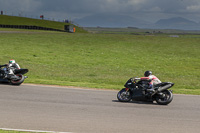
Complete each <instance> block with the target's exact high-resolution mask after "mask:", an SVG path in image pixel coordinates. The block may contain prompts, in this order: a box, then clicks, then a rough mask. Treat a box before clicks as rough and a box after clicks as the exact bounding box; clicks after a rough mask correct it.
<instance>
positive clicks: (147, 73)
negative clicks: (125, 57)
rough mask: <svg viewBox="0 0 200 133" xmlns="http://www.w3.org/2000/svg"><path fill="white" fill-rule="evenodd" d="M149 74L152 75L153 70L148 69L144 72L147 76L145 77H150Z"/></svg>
mask: <svg viewBox="0 0 200 133" xmlns="http://www.w3.org/2000/svg"><path fill="white" fill-rule="evenodd" d="M149 75H152V72H151V71H146V72H145V73H144V76H145V77H149Z"/></svg>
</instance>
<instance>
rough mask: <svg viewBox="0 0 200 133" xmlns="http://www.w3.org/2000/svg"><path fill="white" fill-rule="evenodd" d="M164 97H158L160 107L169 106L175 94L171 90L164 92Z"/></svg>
mask: <svg viewBox="0 0 200 133" xmlns="http://www.w3.org/2000/svg"><path fill="white" fill-rule="evenodd" d="M162 93H163V95H162V96H157V97H156V102H157V103H158V104H160V105H167V104H169V103H170V102H171V101H172V100H173V94H172V92H171V91H169V90H164V91H163V92H162Z"/></svg>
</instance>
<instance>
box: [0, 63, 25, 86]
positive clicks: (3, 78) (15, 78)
mask: <svg viewBox="0 0 200 133" xmlns="http://www.w3.org/2000/svg"><path fill="white" fill-rule="evenodd" d="M7 69H8V68H7V67H6V65H0V82H5V83H10V84H11V85H20V84H21V83H23V82H24V80H25V79H26V78H28V77H27V76H24V74H25V73H27V72H28V69H15V70H14V75H9V76H7V74H6V71H7Z"/></svg>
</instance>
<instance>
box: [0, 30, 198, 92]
mask: <svg viewBox="0 0 200 133" xmlns="http://www.w3.org/2000/svg"><path fill="white" fill-rule="evenodd" d="M199 42H200V36H199V35H180V37H179V38H173V37H169V36H167V35H162V36H144V35H123V34H89V33H86V34H83V33H75V34H69V33H60V32H52V33H48V32H42V33H26V34H25V33H8V34H6V33H4V34H2V33H0V46H1V56H0V64H5V63H7V62H8V61H9V59H15V60H16V61H17V62H18V63H19V64H20V65H21V67H22V68H28V69H29V70H30V71H29V73H28V74H27V75H28V76H29V78H28V79H26V81H25V82H26V83H36V84H54V85H64V86H77V87H91V88H107V89H121V88H122V87H123V85H124V83H125V82H126V81H127V80H128V79H129V78H130V77H134V76H138V77H140V76H143V73H144V72H145V71H146V70H151V71H153V74H155V75H156V76H157V77H159V78H160V79H161V81H163V82H167V81H170V82H174V83H175V86H174V87H173V90H174V93H181V94H198V95H199V94H200V82H199V78H200V68H199V66H200V55H199V53H200V44H199Z"/></svg>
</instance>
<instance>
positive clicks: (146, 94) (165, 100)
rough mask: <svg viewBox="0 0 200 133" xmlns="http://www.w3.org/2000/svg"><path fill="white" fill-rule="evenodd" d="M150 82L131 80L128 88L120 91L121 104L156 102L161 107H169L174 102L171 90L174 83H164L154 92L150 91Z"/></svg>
mask: <svg viewBox="0 0 200 133" xmlns="http://www.w3.org/2000/svg"><path fill="white" fill-rule="evenodd" d="M149 82H151V81H149V80H139V81H138V82H137V81H136V80H135V79H134V78H130V79H129V80H128V81H127V82H126V84H125V85H124V86H125V87H126V88H123V89H122V90H120V91H119V92H118V94H117V98H118V100H119V101H120V102H129V101H130V100H136V101H151V102H153V101H156V102H157V103H158V104H160V105H167V104H169V103H170V102H171V101H172V100H173V94H172V90H168V89H169V88H171V87H172V86H173V85H174V83H171V82H162V83H160V84H157V85H156V86H155V87H154V91H148V87H149Z"/></svg>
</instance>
